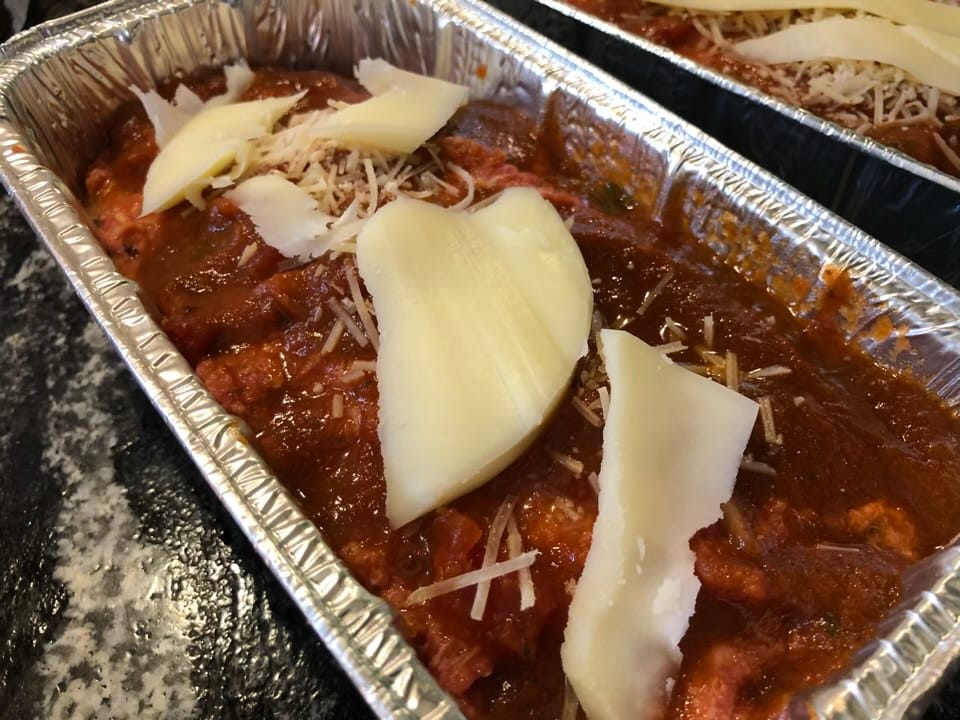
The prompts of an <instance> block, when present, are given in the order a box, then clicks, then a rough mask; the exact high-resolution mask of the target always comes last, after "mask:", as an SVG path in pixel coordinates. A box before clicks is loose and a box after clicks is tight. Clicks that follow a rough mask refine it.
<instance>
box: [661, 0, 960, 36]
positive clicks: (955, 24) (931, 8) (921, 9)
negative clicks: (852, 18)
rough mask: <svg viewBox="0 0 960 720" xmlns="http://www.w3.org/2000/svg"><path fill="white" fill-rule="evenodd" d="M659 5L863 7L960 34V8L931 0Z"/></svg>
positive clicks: (671, 0) (680, 2)
mask: <svg viewBox="0 0 960 720" xmlns="http://www.w3.org/2000/svg"><path fill="white" fill-rule="evenodd" d="M653 2H656V4H657V5H666V6H668V7H676V8H684V9H686V10H700V11H705V12H753V11H764V10H771V11H789V10H806V9H815V8H825V9H834V10H859V11H861V12H865V13H870V14H871V15H876V16H878V17H882V18H887V19H888V20H893V21H894V22H898V23H903V24H905V25H916V26H918V27H922V28H925V29H927V30H932V31H934V32H939V33H944V34H946V35H952V36H954V37H960V8H957V7H954V6H951V5H947V4H945V3H940V2H931V0H653Z"/></svg>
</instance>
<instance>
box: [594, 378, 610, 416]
mask: <svg viewBox="0 0 960 720" xmlns="http://www.w3.org/2000/svg"><path fill="white" fill-rule="evenodd" d="M597 396H598V397H599V398H600V412H601V413H603V417H604V419H606V417H607V415H609V414H610V391H609V390H607V389H606V388H605V387H603V386H600V387H598V388H597Z"/></svg>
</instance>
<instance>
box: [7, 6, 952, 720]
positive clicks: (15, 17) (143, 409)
mask: <svg viewBox="0 0 960 720" xmlns="http://www.w3.org/2000/svg"><path fill="white" fill-rule="evenodd" d="M85 4H88V3H87V2H86V0H56V1H55V2H54V3H52V4H51V3H49V2H47V3H46V4H44V3H43V2H37V1H34V2H31V3H30V4H29V5H27V3H26V1H25V0H5V2H4V4H3V5H4V7H5V8H6V11H3V10H0V36H5V35H6V34H7V33H8V32H9V31H10V29H11V28H12V29H18V28H20V27H22V25H23V24H24V23H25V22H26V23H27V24H29V23H31V22H36V21H40V20H43V19H46V18H48V17H51V16H54V15H57V14H61V13H63V12H65V11H69V10H74V9H77V7H78V6H81V5H85ZM0 370H2V377H4V378H6V382H7V383H9V385H8V388H9V389H8V391H7V392H6V393H5V397H4V401H3V402H0V642H2V645H0V718H17V719H20V718H24V719H27V718H58V719H59V718H83V719H84V720H86V719H88V718H116V719H117V720H121V719H124V718H145V719H147V720H160V719H165V718H188V717H192V718H238V719H240V718H350V719H354V718H356V719H357V720H363V719H364V718H371V717H373V716H372V714H371V713H370V711H369V710H368V709H367V708H366V706H365V705H364V703H363V701H362V700H361V698H360V696H359V695H358V693H357V691H356V690H355V689H354V688H353V686H352V685H351V684H350V682H349V680H348V679H347V678H346V676H345V675H344V673H343V672H342V671H341V670H340V669H339V667H338V666H337V664H336V662H335V661H334V660H333V659H332V657H331V656H330V654H329V653H328V652H327V651H326V649H325V648H324V647H323V645H322V644H321V643H320V641H319V640H318V639H317V637H316V636H315V634H314V633H313V631H312V629H311V628H310V627H309V626H308V625H307V623H306V621H305V620H304V619H303V617H302V616H301V615H300V612H299V610H297V608H296V607H295V606H294V604H293V603H292V602H291V601H290V599H289V598H288V597H287V595H286V594H285V592H284V590H283V589H282V588H281V586H280V585H279V583H277V582H276V580H274V578H273V576H272V575H271V574H270V573H269V571H268V570H267V569H266V567H265V566H264V565H263V563H262V562H261V561H260V559H259V558H258V557H257V556H256V554H255V552H254V551H253V549H252V548H251V546H250V544H249V542H248V541H247V539H246V538H245V537H244V536H243V534H242V533H241V532H240V531H239V530H238V529H237V528H236V527H235V525H234V524H233V521H232V520H231V519H230V517H229V516H228V515H227V513H226V512H225V511H224V510H223V509H222V508H221V507H220V504H219V501H218V500H217V499H216V497H215V496H214V495H213V493H212V492H211V491H210V490H209V488H208V487H207V485H206V483H205V482H204V480H203V478H202V477H201V476H200V473H199V472H198V471H197V469H196V468H195V467H194V466H193V464H192V462H191V460H190V458H189V457H188V456H187V454H186V453H185V452H184V450H183V449H182V448H181V447H180V445H179V444H178V443H177V442H176V440H175V439H174V438H173V436H172V435H171V433H170V432H169V430H168V429H167V427H166V426H165V425H164V423H163V421H162V420H161V418H160V417H159V416H158V414H157V412H156V411H155V410H154V409H153V407H152V406H151V405H150V403H149V401H148V400H147V399H146V397H145V396H144V395H143V393H142V392H141V391H140V389H139V387H138V386H137V384H136V383H135V382H134V380H133V378H132V377H131V376H130V374H129V373H128V372H127V370H126V368H125V367H124V365H123V363H122V362H121V361H120V359H119V357H118V356H117V355H116V353H115V352H114V351H113V349H112V347H111V346H110V345H109V343H108V341H107V340H106V338H105V336H104V335H103V333H102V331H101V330H100V328H99V327H98V326H97V325H96V323H94V322H93V320H91V319H90V316H89V315H88V314H87V312H86V310H85V308H84V307H83V306H82V305H81V303H80V301H79V300H78V299H77V298H76V297H75V296H74V294H73V292H72V290H71V288H70V287H69V285H68V284H67V282H66V279H65V278H64V277H63V275H62V274H61V272H60V270H59V269H58V268H57V266H56V264H55V263H54V261H53V259H52V258H51V257H50V255H49V254H48V253H47V252H46V250H44V249H43V248H42V247H41V246H40V244H39V243H38V241H37V240H36V238H35V237H34V235H33V233H32V232H31V230H30V229H29V228H28V227H27V225H26V223H25V222H24V221H23V219H22V218H21V217H20V215H19V213H18V211H17V210H16V208H15V207H14V206H13V203H12V202H11V201H10V199H9V198H7V197H5V196H3V197H0ZM926 718H927V720H946V719H948V718H952V719H960V682H958V681H956V680H955V681H954V682H953V683H952V684H950V685H948V686H947V687H946V688H945V689H944V690H943V691H942V692H941V694H940V696H939V697H938V699H937V701H936V702H935V703H934V705H933V707H932V708H931V709H930V711H929V712H928V713H927V714H926Z"/></svg>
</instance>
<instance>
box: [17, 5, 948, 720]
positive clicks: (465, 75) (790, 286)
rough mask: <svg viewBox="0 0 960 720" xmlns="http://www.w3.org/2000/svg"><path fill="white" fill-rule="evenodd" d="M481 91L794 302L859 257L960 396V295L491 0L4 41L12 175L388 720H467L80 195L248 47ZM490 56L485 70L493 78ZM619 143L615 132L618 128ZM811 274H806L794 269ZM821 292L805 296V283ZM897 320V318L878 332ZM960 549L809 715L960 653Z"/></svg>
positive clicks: (122, 345)
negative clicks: (171, 97) (550, 130)
mask: <svg viewBox="0 0 960 720" xmlns="http://www.w3.org/2000/svg"><path fill="white" fill-rule="evenodd" d="M371 55H372V56H382V57H385V58H386V59H388V60H390V61H391V62H393V63H395V64H397V65H400V66H403V67H406V68H407V69H411V70H416V71H419V72H425V73H432V74H435V75H438V76H441V77H444V78H447V79H450V80H454V81H456V82H461V83H465V84H468V85H469V86H470V88H471V91H472V93H473V95H474V96H475V97H499V98H502V99H513V100H514V101H516V102H522V103H524V104H525V105H527V106H532V107H534V108H536V107H540V108H543V107H545V105H546V103H547V102H552V103H555V108H556V109H557V110H559V111H560V112H561V113H562V116H564V117H565V118H566V121H567V122H566V123H565V127H564V132H565V133H566V138H565V140H566V144H567V147H568V148H570V150H571V152H572V154H573V156H574V158H575V159H576V160H577V161H578V162H579V163H581V164H582V165H583V166H584V168H585V170H586V171H587V172H592V173H595V174H599V175H601V176H604V177H606V178H607V179H608V180H610V181H612V182H616V183H618V184H619V185H621V186H622V187H624V188H625V189H626V190H627V191H628V192H629V193H630V194H632V195H633V197H634V200H635V202H636V203H638V204H639V205H642V206H644V207H646V208H647V209H648V210H649V211H650V212H651V213H653V214H657V213H659V212H660V210H661V208H663V207H664V206H665V205H666V203H667V202H668V201H670V202H671V203H673V202H678V201H679V202H680V203H682V207H683V208H684V209H685V213H686V216H687V219H688V221H689V224H690V227H691V229H692V231H693V232H694V234H695V235H697V236H698V237H699V238H701V239H702V240H703V242H706V243H708V244H709V245H710V246H712V247H713V248H714V249H715V250H716V251H717V252H718V253H719V255H720V256H721V257H723V258H725V259H726V261H728V262H729V263H731V264H734V265H736V266H737V267H739V269H740V270H741V272H742V273H743V274H745V275H747V276H748V277H752V278H753V279H754V280H755V281H757V282H764V283H766V284H767V286H768V287H769V289H770V291H771V292H773V293H775V294H777V295H778V296H780V297H781V298H782V299H783V301H784V303H785V304H786V305H787V306H788V307H790V308H791V309H792V310H793V312H795V313H796V314H797V315H798V316H804V315H807V314H808V313H811V312H812V311H813V309H814V307H815V306H816V301H817V297H818V294H819V293H820V292H822V291H823V290H824V287H825V282H824V280H825V279H828V278H830V277H832V276H835V274H836V272H837V271H838V270H841V269H842V270H845V271H846V272H848V273H849V274H850V276H851V278H852V279H853V281H854V285H855V287H856V289H857V292H858V302H857V303H856V306H855V307H850V308H846V311H845V312H844V313H843V316H842V317H841V318H840V325H841V327H842V328H843V329H844V331H845V332H846V334H847V336H848V337H849V339H850V341H851V342H853V343H857V344H859V345H861V346H862V347H864V349H865V350H866V351H867V352H868V353H870V354H871V355H872V356H873V357H874V358H875V359H876V360H877V362H879V363H881V364H885V365H887V366H889V367H891V368H893V369H895V370H909V371H910V372H912V373H914V375H915V376H917V377H922V378H926V379H927V381H928V385H929V388H930V389H931V391H932V392H934V393H936V394H938V395H940V396H941V397H942V398H943V399H944V400H945V401H946V402H947V403H949V404H950V405H951V406H952V407H954V408H956V407H958V406H960V372H958V371H960V295H958V294H957V293H956V292H955V291H953V290H952V289H951V288H949V287H947V286H946V285H944V284H942V283H941V282H940V281H938V280H937V279H935V278H934V277H932V276H931V275H929V274H927V273H926V272H924V271H923V270H921V269H920V268H918V267H917V266H915V265H913V264H912V263H910V262H908V261H906V260H905V259H903V258H902V257H900V256H898V255H896V254H895V253H893V252H891V251H890V250H889V249H887V248H886V247H884V246H882V245H880V244H879V243H877V242H876V241H875V240H873V239H871V238H870V237H868V236H867V235H866V234H864V233H863V232H861V231H859V230H857V229H855V228H853V227H852V226H850V225H848V224H846V223H845V222H843V221H842V220H840V219H839V218H838V217H836V216H835V215H833V214H831V213H830V212H828V211H826V210H824V209H823V208H822V207H821V206H819V205H817V204H815V203H814V202H812V201H811V200H809V199H807V198H804V197H803V196H801V195H800V194H798V193H797V192H796V191H794V190H793V189H792V188H790V187H789V186H787V185H785V184H783V183H782V182H780V181H778V180H776V179H775V178H774V177H772V176H771V175H769V174H767V173H766V172H764V171H762V170H760V169H759V168H758V167H757V166H755V165H753V164H751V163H749V162H747V161H745V160H743V159H742V158H740V157H739V156H737V155H735V154H734V153H732V152H731V151H730V150H728V149H726V148H725V147H723V146H722V145H720V144H719V143H717V142H716V141H714V140H712V139H710V138H709V137H707V136H706V135H705V134H703V133H702V132H700V131H699V130H696V129H695V128H693V127H692V126H691V125H689V124H688V123H686V122H684V121H682V120H680V119H679V118H677V117H676V116H674V115H672V114H670V113H668V112H667V111H665V110H664V109H663V108H661V107H660V106H658V105H656V104H655V103H653V102H652V101H650V100H648V99H646V98H644V97H643V96H641V95H639V94H637V93H635V92H633V91H631V90H630V89H629V88H627V87H626V86H625V85H623V84H620V83H619V82H617V81H616V80H614V79H612V78H611V77H610V76H609V75H606V74H604V73H602V72H601V71H599V70H596V69H594V68H593V67H592V66H590V65H588V64H586V63H585V62H583V61H581V60H578V59H577V58H575V57H574V56H573V55H571V54H568V53H567V52H565V51H563V50H562V49H560V48H558V47H557V46H556V45H554V44H552V43H550V42H549V41H547V40H545V39H544V38H543V37H541V36H539V35H536V34H535V33H533V32H531V31H529V30H527V29H525V28H524V27H522V26H521V25H519V24H517V23H514V22H513V21H511V20H509V19H507V18H506V17H505V16H504V15H501V14H499V13H497V12H496V11H493V10H491V9H489V8H488V7H487V6H485V5H482V4H480V3H478V2H476V1H475V0H408V1H407V2H392V1H391V0H153V2H147V3H145V4H144V3H141V1H140V0H119V1H118V2H114V3H112V4H110V5H107V6H104V7H101V8H98V9H95V10H91V11H87V12H84V13H82V14H78V15H75V16H71V17H68V18H65V19H63V20H60V21H56V22H54V23H51V24H48V25H44V26H40V27H38V28H35V29H34V30H31V31H29V32H27V33H24V34H21V35H19V36H16V37H15V38H13V39H11V40H10V41H9V42H8V43H7V44H5V45H4V46H2V47H0V178H2V180H3V183H4V185H5V186H6V187H7V189H8V190H9V192H10V193H11V194H12V195H13V197H14V198H15V199H16V201H17V203H18V204H19V206H20V208H21V209H22V211H23V213H24V215H25V216H26V217H27V219H28V220H29V222H30V223H31V225H32V226H33V228H34V229H35V231H36V233H37V235H38V237H39V238H40V239H41V241H42V242H43V243H44V244H45V245H46V246H47V247H48V248H49V250H50V252H51V253H52V254H53V256H54V257H55V258H56V260H57V262H58V263H59V264H60V266H61V267H62V268H63V270H64V273H65V274H66V276H67V278H68V279H69V280H70V282H71V283H72V284H73V286H74V287H75V289H76V291H77V293H78V295H79V296H80V297H81V299H82V300H83V301H84V303H86V305H87V307H88V308H89V309H90V312H91V313H92V314H93V315H94V317H95V318H96V319H97V321H98V322H99V323H100V324H101V325H102V327H103V328H104V331H105V332H106V333H107V335H108V336H109V337H110V339H111V341H112V342H113V344H114V345H115V346H116V348H117V351H118V352H119V353H120V354H121V356H122V357H123V358H124V360H125V361H126V363H127V364H128V366H129V367H130V370H131V372H133V374H134V375H135V376H136V378H137V380H138V381H139V382H140V384H141V385H142V387H143V388H144V390H145V392H146V393H147V395H148V396H149V397H150V398H151V400H152V401H153V403H154V405H155V406H156V407H157V409H158V410H159V412H160V413H161V414H162V415H163V417H164V418H165V419H166V421H167V423H168V424H169V426H170V428H171V429H172V430H173V432H174V434H175V435H176V436H177V437H178V438H179V439H180V441H181V442H182V443H183V445H184V447H186V448H187V450H188V451H189V452H190V454H191V455H192V457H193V459H194V460H195V462H196V463H197V465H198V466H199V467H200V469H201V470H202V471H203V474H204V475H205V477H206V479H207V481H208V482H209V484H210V486H211V487H212V488H213V489H214V491H215V492H216V493H217V495H218V496H219V497H220V499H221V500H222V502H223V504H224V505H225V507H226V508H227V509H228V510H229V512H230V513H231V515H232V516H233V518H234V520H235V521H236V522H237V524H238V525H239V526H240V527H241V528H242V529H243V531H244V532H245V533H246V534H247V536H248V537H249V538H250V541H251V542H252V543H253V545H254V547H255V548H256V549H257V551H258V552H259V553H260V555H261V556H262V557H263V559H264V561H265V562H266V563H267V565H268V566H269V567H270V569H271V570H272V571H273V573H274V574H275V575H276V576H277V577H278V578H279V580H280V581H281V582H282V583H283V585H284V586H285V587H286V589H287V591H288V592H289V593H290V595H291V597H293V599H294V600H295V602H296V603H297V604H298V605H299V607H300V608H301V610H302V611H303V613H304V615H305V617H306V618H307V621H308V622H309V623H310V624H311V625H312V626H313V628H314V629H315V630H316V631H317V633H318V634H319V636H320V637H321V638H322V640H323V641H324V642H325V643H326V644H327V645H328V647H329V648H330V649H331V651H332V652H333V653H334V655H336V657H337V658H338V659H339V661H340V662H341V663H342V664H343V666H344V668H345V669H346V671H347V672H348V673H349V675H350V677H351V678H352V679H353V681H354V682H355V683H356V685H357V686H358V688H359V689H360V691H361V692H362V693H363V695H364V697H365V698H366V699H367V701H368V702H369V704H370V706H371V707H372V708H373V709H374V710H375V711H376V713H377V714H378V715H379V716H380V717H382V718H431V719H436V718H461V717H462V715H461V714H460V712H459V710H458V709H457V708H456V706H455V704H454V703H453V702H452V701H451V700H450V698H449V697H447V696H446V695H445V694H444V693H443V692H442V691H441V690H440V689H439V688H438V686H437V685H436V683H435V682H434V681H433V679H432V678H431V677H430V675H429V674H428V673H427V672H426V671H425V670H424V668H423V667H422V666H421V664H420V663H419V661H418V660H417V658H416V656H415V653H414V652H413V650H412V649H411V648H410V646H409V645H407V644H406V642H405V641H404V640H403V639H402V637H401V636H400V634H399V633H398V632H397V631H396V630H395V628H394V627H393V625H392V622H391V621H392V617H391V613H390V611H389V609H388V608H387V606H386V605H385V604H384V603H383V602H382V601H380V600H379V599H377V598H375V597H373V596H372V595H370V594H369V593H368V592H366V591H365V590H364V589H363V588H362V587H361V586H360V584H359V583H357V582H356V581H355V580H354V579H353V578H352V577H351V576H350V575H349V573H348V572H347V571H346V569H345V568H344V566H343V565H342V564H341V563H340V561H339V560H338V559H337V558H336V557H335V556H334V555H333V553H332V552H331V551H330V549H329V548H328V547H327V546H326V544H325V543H324V541H323V538H322V536H321V534H320V533H319V532H318V530H317V529H316V528H315V527H314V526H313V525H312V524H311V522H310V521H309V520H307V519H306V518H305V517H304V515H303V514H302V513H301V511H300V509H299V508H298V506H297V504H296V502H295V500H293V499H292V498H291V497H290V495H288V494H287V492H286V491H285V490H284V489H283V487H282V486H281V485H280V484H279V483H278V481H277V479H276V478H275V476H274V475H273V474H272V473H271V471H270V470H269V468H268V467H267V466H266V465H265V464H264V462H263V461H262V460H261V459H260V458H259V457H258V455H257V454H256V453H255V452H254V451H253V450H252V449H251V447H250V446H249V444H248V443H247V441H246V440H245V438H244V436H243V434H242V431H241V424H240V422H239V421H238V420H237V419H236V418H234V417H232V416H230V415H228V414H227V413H225V412H224V411H223V409H222V408H220V406H219V405H218V404H217V403H216V402H214V400H213V399H212V397H211V396H210V395H209V393H208V392H207V391H206V390H205V389H204V387H203V385H202V384H201V383H200V381H199V379H198V378H197V376H196V375H195V374H194V373H193V371H192V370H191V368H190V366H189V365H188V364H187V362H186V361H185V360H184V359H183V357H182V356H181V355H180V354H179V352H178V351H177V349H176V348H175V347H174V345H173V344H172V343H171V342H170V341H169V339H168V338H167V337H166V336H165V335H164V334H163V333H162V332H161V331H160V330H159V328H158V326H157V325H156V324H155V322H154V321H153V320H152V319H151V316H150V315H149V313H148V312H147V310H146V309H145V306H144V303H143V302H142V301H141V298H140V296H139V293H138V288H137V286H136V284H135V283H133V282H131V281H130V280H128V279H127V278H125V277H123V276H122V275H120V274H119V273H118V272H117V271H116V270H115V268H114V267H113V265H112V263H111V261H110V260H109V258H108V257H107V255H106V253H105V252H104V250H103V249H102V248H101V247H100V245H99V243H98V242H97V241H96V239H95V238H94V236H93V234H92V233H91V232H90V230H89V228H88V226H87V224H86V222H85V219H84V213H83V211H82V209H81V206H80V204H79V202H78V201H77V196H78V195H79V190H80V178H81V176H82V171H83V168H84V167H85V165H86V164H87V163H88V162H89V161H90V159H91V158H92V156H93V153H94V151H95V150H96V148H98V147H99V146H100V143H102V142H104V141H105V138H104V137H103V136H102V130H101V129H102V127H103V124H104V122H105V121H106V120H107V118H108V117H109V116H110V114H111V112H112V111H113V110H114V109H116V108H117V107H118V106H119V105H120V104H121V103H123V102H125V101H127V100H129V99H130V98H131V93H130V91H129V90H128V87H129V85H130V84H131V83H137V84H140V85H141V86H144V87H147V86H150V85H152V84H155V83H156V82H157V81H158V80H160V79H163V78H166V77H168V76H171V75H174V74H177V73H182V72H190V71H192V70H196V69H199V68H201V67H205V66H217V65H222V64H225V63H228V62H230V61H232V60H235V59H237V58H240V57H246V58H248V59H249V60H250V61H251V62H252V63H254V64H257V63H271V64H280V65H286V66H291V67H308V66H314V67H326V68H332V69H335V70H339V71H341V72H349V71H350V68H351V67H352V65H353V63H354V62H355V61H356V60H357V59H359V58H361V57H364V56H371ZM481 70H482V71H481ZM601 140H602V141H601ZM798 278H803V279H805V280H807V281H808V283H797V282H796V280H797V279H798ZM801 286H804V287H806V290H805V291H804V292H802V293H801V292H798V291H797V288H798V287H801ZM882 316H885V317H886V318H888V319H889V320H890V322H891V323H892V326H893V327H895V328H899V329H900V330H899V331H898V332H896V333H894V334H893V335H892V336H891V337H888V338H885V339H882V340H878V339H876V336H877V334H876V333H871V332H869V328H870V326H871V323H872V322H874V321H876V320H877V319H878V318H880V317H882ZM958 635H960V548H954V547H950V548H947V549H945V550H944V551H943V552H941V553H939V554H938V555H936V556H935V557H933V558H931V559H929V560H928V561H926V562H924V563H922V564H921V565H920V566H919V567H918V568H917V569H916V571H915V572H914V573H913V575H912V577H911V578H910V579H908V582H907V584H906V588H905V604H904V606H903V608H902V609H901V610H899V611H897V612H896V613H895V614H894V616H893V617H892V618H891V619H890V621H889V623H888V625H887V626H886V627H885V628H884V630H883V633H882V635H881V637H879V638H878V639H877V641H876V642H875V643H873V644H872V645H871V646H870V647H868V648H865V649H864V650H863V652H862V653H861V654H860V656H859V657H858V658H857V661H856V663H855V664H854V665H853V666H852V667H851V668H850V669H849V670H848V671H847V672H846V673H845V674H843V675H842V676H840V677H838V678H836V680H835V681H834V682H832V683H830V684H828V685H825V686H823V687H821V688H818V689H813V690H811V691H809V692H807V693H805V694H804V695H803V696H802V697H798V698H796V699H795V701H794V703H793V705H792V707H791V711H790V712H791V713H792V714H793V715H795V716H796V717H804V716H806V715H810V714H813V715H820V716H823V717H829V718H837V719H839V718H849V719H853V718H866V717H873V718H881V717H889V718H894V717H900V716H901V715H902V714H903V713H904V712H905V711H906V710H908V709H913V708H917V707H919V706H920V704H921V703H922V702H923V701H924V699H925V697H926V696H927V694H928V693H929V691H930V690H931V689H932V688H933V687H934V686H935V685H936V683H937V681H938V680H939V679H940V678H941V677H942V675H943V673H944V672H945V669H946V668H947V666H948V665H949V664H950V663H951V662H952V661H953V660H954V659H955V658H956V657H957V656H958V654H960V645H958V644H957V643H956V642H954V640H955V639H956V637H957V636H958Z"/></svg>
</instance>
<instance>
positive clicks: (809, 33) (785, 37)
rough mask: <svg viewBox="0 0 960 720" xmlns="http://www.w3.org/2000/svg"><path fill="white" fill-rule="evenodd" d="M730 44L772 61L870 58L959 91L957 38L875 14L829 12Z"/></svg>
mask: <svg viewBox="0 0 960 720" xmlns="http://www.w3.org/2000/svg"><path fill="white" fill-rule="evenodd" d="M931 4H932V3H931ZM733 48H734V50H735V51H736V52H737V54H739V55H741V56H743V57H745V58H747V59H748V60H754V61H759V62H763V63H767V64H771V65H776V64H778V63H789V62H802V61H806V60H818V59H822V58H838V59H843V60H873V61H875V62H881V63H885V64H887V65H893V66H894V67H898V68H900V69H902V70H906V71H907V72H908V73H910V74H911V75H913V76H914V77H915V78H916V79H917V80H919V81H920V82H922V83H926V84H927V85H933V86H934V87H937V88H940V89H941V90H946V91H947V92H950V93H954V94H960V39H957V38H955V37H950V36H948V35H944V34H942V33H937V32H933V31H930V30H926V29H924V28H920V27H915V26H913V27H907V26H903V25H894V24H893V23H891V22H888V21H886V20H880V19H878V18H844V17H832V18H827V19H825V20H819V21H816V22H811V23H802V24H798V25H793V26H792V27H789V28H787V29H786V30H781V31H780V32H776V33H773V34H772V35H767V36H765V37H761V38H755V39H752V40H745V41H743V42H739V43H736V44H735V45H734V46H733Z"/></svg>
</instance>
